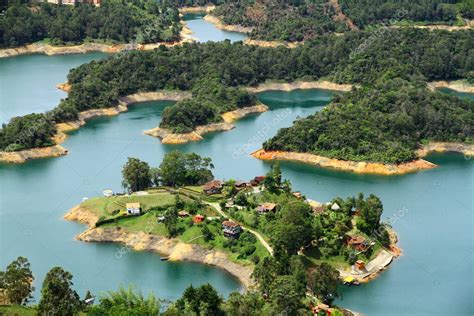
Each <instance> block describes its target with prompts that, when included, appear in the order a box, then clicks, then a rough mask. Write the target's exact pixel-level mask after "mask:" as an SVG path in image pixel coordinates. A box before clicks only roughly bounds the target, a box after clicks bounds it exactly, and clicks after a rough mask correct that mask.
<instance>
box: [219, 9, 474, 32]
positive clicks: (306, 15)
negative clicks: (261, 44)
mask: <svg viewBox="0 0 474 316" xmlns="http://www.w3.org/2000/svg"><path fill="white" fill-rule="evenodd" d="M212 14H213V15H216V16H218V17H219V18H220V19H221V20H222V21H223V22H224V23H226V24H240V25H243V26H250V27H253V30H252V32H251V33H250V34H249V35H250V37H251V38H253V39H259V40H281V41H303V40H308V39H312V38H315V37H316V36H319V35H321V34H325V33H328V32H344V31H347V30H349V29H355V28H357V27H359V28H361V29H364V28H367V27H369V26H373V25H380V24H384V25H388V24H396V23H398V22H401V21H404V22H408V23H422V24H423V23H426V24H433V23H435V24H436V23H439V24H450V25H453V24H461V25H462V24H464V22H463V18H466V19H472V18H473V16H474V4H473V2H472V1H471V0H462V1H459V0H416V1H410V0H402V1H399V0H339V1H327V0H313V1H311V0H296V1H295V0H292V1H288V0H284V1H274V0H263V1H256V0H244V1H226V2H225V3H224V4H222V5H219V6H217V8H216V9H215V10H214V11H213V13H212Z"/></svg>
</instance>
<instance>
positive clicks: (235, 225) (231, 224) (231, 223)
mask: <svg viewBox="0 0 474 316" xmlns="http://www.w3.org/2000/svg"><path fill="white" fill-rule="evenodd" d="M222 225H224V226H227V227H237V226H240V225H239V223H236V222H233V221H223V222H222Z"/></svg>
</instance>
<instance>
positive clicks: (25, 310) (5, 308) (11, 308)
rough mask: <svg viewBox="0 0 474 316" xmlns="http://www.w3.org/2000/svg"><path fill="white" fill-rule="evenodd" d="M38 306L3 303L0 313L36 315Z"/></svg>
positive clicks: (10, 315) (7, 314) (13, 315)
mask: <svg viewBox="0 0 474 316" xmlns="http://www.w3.org/2000/svg"><path fill="white" fill-rule="evenodd" d="M36 314H37V312H36V308H34V307H27V306H20V305H2V306H0V315H5V316H16V315H27V316H29V315H36Z"/></svg>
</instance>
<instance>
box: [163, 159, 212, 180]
mask: <svg viewBox="0 0 474 316" xmlns="http://www.w3.org/2000/svg"><path fill="white" fill-rule="evenodd" d="M213 168H214V165H213V164H212V160H211V158H202V157H201V156H199V155H198V154H196V153H189V154H188V153H182V152H179V151H177V150H175V151H172V152H169V153H167V154H166V155H165V157H164V158H163V161H162V162H161V164H160V168H159V177H160V182H161V183H162V184H163V185H169V186H182V185H196V184H202V183H205V182H207V181H209V180H212V179H213V178H214V176H213V175H212V172H211V169H213Z"/></svg>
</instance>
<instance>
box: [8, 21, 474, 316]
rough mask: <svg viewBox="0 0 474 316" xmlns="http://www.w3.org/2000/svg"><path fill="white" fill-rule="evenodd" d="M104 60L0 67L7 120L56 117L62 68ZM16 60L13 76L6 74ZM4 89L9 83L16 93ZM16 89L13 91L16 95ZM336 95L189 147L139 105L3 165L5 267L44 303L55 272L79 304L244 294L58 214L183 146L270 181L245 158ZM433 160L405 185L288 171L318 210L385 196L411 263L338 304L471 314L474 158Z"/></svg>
mask: <svg viewBox="0 0 474 316" xmlns="http://www.w3.org/2000/svg"><path fill="white" fill-rule="evenodd" d="M197 21H201V22H200V23H207V22H205V21H203V20H202V19H198V20H197ZM188 23H190V22H188ZM198 25H201V24H198ZM214 30H215V29H214ZM195 32H196V34H198V33H197V31H195ZM209 36H210V35H209ZM100 57H101V54H98V55H96V54H88V55H64V56H55V57H46V56H41V55H30V56H19V57H14V58H7V59H0V74H1V79H0V80H1V86H0V89H1V90H2V91H1V99H0V101H1V104H0V106H1V112H0V113H1V114H2V122H4V121H8V119H9V118H10V117H12V116H14V115H20V114H25V113H30V112H32V111H36V112H42V111H45V110H48V109H51V108H53V107H54V106H56V105H57V103H58V102H59V99H60V98H62V97H64V96H65V94H63V93H62V92H60V91H59V90H56V88H55V87H54V86H55V85H56V84H57V83H60V82H63V81H65V76H66V74H67V69H66V68H67V67H75V66H76V65H78V64H80V63H83V62H87V61H88V60H91V59H94V58H100ZM22 60H23V61H24V62H21V61H22ZM45 60H46V61H45ZM57 60H60V61H57ZM10 63H11V64H14V65H15V67H13V68H8V64H10ZM45 63H46V64H45ZM55 63H56V65H58V66H57V67H56V68H47V70H45V69H46V68H45V67H46V66H45V65H49V64H53V65H54V64H55ZM5 69H7V70H8V69H10V70H8V71H10V72H4V70H5ZM44 71H47V75H45V72H44ZM10 74H11V75H12V76H14V75H18V76H21V78H22V79H21V80H22V82H21V84H17V85H16V84H15V83H14V82H13V80H11V79H10V77H8V76H10ZM50 77H51V78H53V79H50ZM56 78H57V79H56ZM10 81H11V82H10ZM4 83H6V84H10V86H9V88H8V89H6V88H4V87H5V86H4ZM14 88H16V93H14V91H10V90H12V89H14ZM44 91H50V92H49V93H46V92H45V93H43V92H44ZM58 91H59V92H58ZM332 94H333V93H332V92H331V91H324V90H296V91H293V92H265V93H261V94H259V98H260V100H261V101H262V102H263V103H265V104H267V105H268V106H269V107H270V111H268V112H266V113H262V114H260V115H254V116H250V117H247V118H245V119H243V120H241V121H238V122H237V123H236V128H235V129H233V130H231V131H228V132H221V133H214V134H209V135H206V136H205V139H204V140H203V141H201V142H196V143H189V144H186V145H162V144H161V143H160V141H159V139H156V138H152V137H150V136H145V135H143V131H144V130H147V129H150V128H152V127H155V126H156V125H157V124H158V123H159V121H160V115H161V113H162V111H163V108H164V107H165V106H166V105H168V104H170V103H169V102H147V103H142V104H137V105H134V106H131V107H130V110H129V111H128V112H126V113H122V114H120V115H119V116H115V117H102V118H97V119H93V120H91V121H89V122H88V123H87V124H86V125H85V126H84V127H82V128H81V129H80V130H78V131H75V132H73V133H71V135H70V137H69V138H68V139H67V140H66V142H65V143H64V144H63V146H64V147H65V148H67V149H69V151H70V152H69V154H68V155H67V156H64V157H61V158H52V159H42V160H35V161H30V162H28V163H25V164H21V165H6V164H3V165H0V253H1V256H0V265H1V267H2V269H3V268H4V267H5V266H6V265H7V264H8V263H9V262H11V261H12V260H14V259H15V258H16V257H18V256H25V257H27V258H28V259H29V260H30V262H31V264H32V269H33V273H34V275H35V277H36V280H35V286H36V295H35V296H36V298H37V299H38V295H39V290H40V288H41V282H42V281H43V278H44V276H45V274H46V272H47V271H48V270H49V269H51V268H52V267H53V266H61V267H63V268H64V269H66V270H68V271H70V272H71V273H72V274H73V275H74V279H73V282H74V288H75V289H76V290H77V291H78V293H79V294H80V295H81V296H83V295H84V294H85V291H86V290H89V289H90V290H91V291H92V292H93V293H94V294H98V293H100V292H102V291H106V290H113V289H117V287H118V286H120V285H124V286H127V285H128V284H129V283H133V284H135V285H136V286H137V287H138V288H140V289H141V290H142V291H143V292H145V293H146V292H149V291H153V292H154V293H155V294H156V295H158V296H160V297H161V298H165V299H176V298H177V297H179V296H180V295H181V293H182V291H183V290H184V289H185V288H186V287H187V286H188V285H189V284H190V283H192V284H194V285H199V284H202V283H205V282H210V283H211V284H212V285H213V286H215V287H216V288H217V289H218V290H219V292H220V293H221V294H222V295H228V294H229V293H230V292H232V291H236V290H239V289H240V285H239V283H238V282H237V281H236V279H235V278H233V277H232V276H230V275H229V274H227V273H225V272H223V271H221V270H219V269H215V268H213V267H209V266H205V265H200V264H195V263H189V262H179V263H172V262H163V261H160V258H159V256H158V255H156V254H152V253H144V252H125V253H124V254H123V255H121V256H120V255H117V253H119V252H120V250H121V247H122V246H121V245H119V244H94V243H92V244H88V243H82V242H78V241H75V240H74V236H75V235H77V234H79V233H80V232H82V231H83V230H84V229H86V227H85V226H83V225H80V224H77V223H72V222H67V221H65V220H63V219H62V216H63V215H64V213H66V212H67V210H68V209H70V208H71V207H73V206H75V205H76V204H78V203H80V202H81V199H82V198H83V197H92V196H96V195H101V194H102V190H103V189H107V188H110V189H113V190H114V191H121V190H122V189H121V169H122V166H123V165H124V163H125V162H126V160H127V157H137V158H140V159H142V160H145V161H147V162H148V163H149V164H150V165H151V166H154V167H155V166H158V165H159V163H160V161H161V159H162V158H163V156H164V154H165V153H166V152H169V151H171V150H174V149H179V150H182V151H186V152H192V151H194V152H197V153H198V154H200V155H203V156H206V157H211V158H212V160H213V163H214V165H215V169H214V174H215V176H216V177H217V178H220V179H229V178H236V179H242V180H248V179H250V178H251V177H254V176H255V175H261V174H264V173H265V172H266V171H267V170H269V168H270V166H271V164H270V163H268V162H263V161H260V160H257V159H254V158H252V157H251V156H250V155H249V154H250V153H251V152H252V151H253V150H255V149H258V148H260V147H261V143H262V142H263V141H264V140H266V139H268V138H269V137H271V136H273V135H274V134H275V133H276V131H277V130H278V129H279V128H282V127H287V126H290V125H291V124H292V121H293V120H295V119H297V118H298V117H304V116H307V115H310V114H312V113H314V112H315V111H318V110H321V109H322V108H323V107H324V106H325V105H326V104H327V103H328V102H329V100H330V98H331V96H332ZM468 97H469V96H468ZM18 98H20V99H22V100H18ZM427 159H428V160H429V161H431V162H434V163H436V164H438V165H440V167H439V168H436V169H432V170H428V171H423V172H419V173H414V174H408V175H403V176H373V175H370V176H367V175H356V174H352V173H347V172H340V171H333V170H328V169H321V168H316V167H312V166H307V165H303V164H298V163H290V162H284V163H281V167H282V172H283V176H284V177H285V178H288V179H289V180H290V181H291V182H292V184H293V188H294V189H295V190H299V191H302V192H303V193H304V194H306V195H307V196H308V197H311V198H313V199H316V200H318V201H322V202H325V201H328V200H329V199H331V198H333V197H334V196H338V195H339V196H342V197H347V196H352V195H355V194H357V193H358V192H363V193H364V194H367V195H368V194H370V193H374V194H376V195H378V196H379V197H380V198H381V199H382V201H383V203H384V209H385V211H384V214H383V217H384V219H385V220H388V221H390V223H392V225H393V227H394V229H395V230H396V231H397V233H398V235H399V239H400V241H399V245H400V247H401V248H402V250H403V255H402V256H401V257H400V258H398V259H397V260H396V261H395V262H394V263H393V264H392V265H391V266H390V267H389V269H388V270H387V271H386V272H384V273H383V274H382V275H381V276H380V277H379V278H378V279H377V280H376V281H374V282H371V283H369V284H366V285H361V286H359V287H351V288H343V298H342V299H340V300H339V301H338V303H339V304H340V305H341V306H344V307H347V308H350V309H352V310H354V311H358V312H362V313H363V314H364V315H394V316H395V315H451V314H452V315H469V314H472V295H473V285H472V265H473V260H474V257H473V252H472V245H473V242H474V240H473V238H474V237H473V234H472V231H473V224H474V223H473V217H472V214H473V203H474V201H473V194H472V193H473V191H474V184H473V179H474V163H473V159H472V158H470V157H464V156H463V155H458V154H444V155H431V156H429V157H428V158H427Z"/></svg>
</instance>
